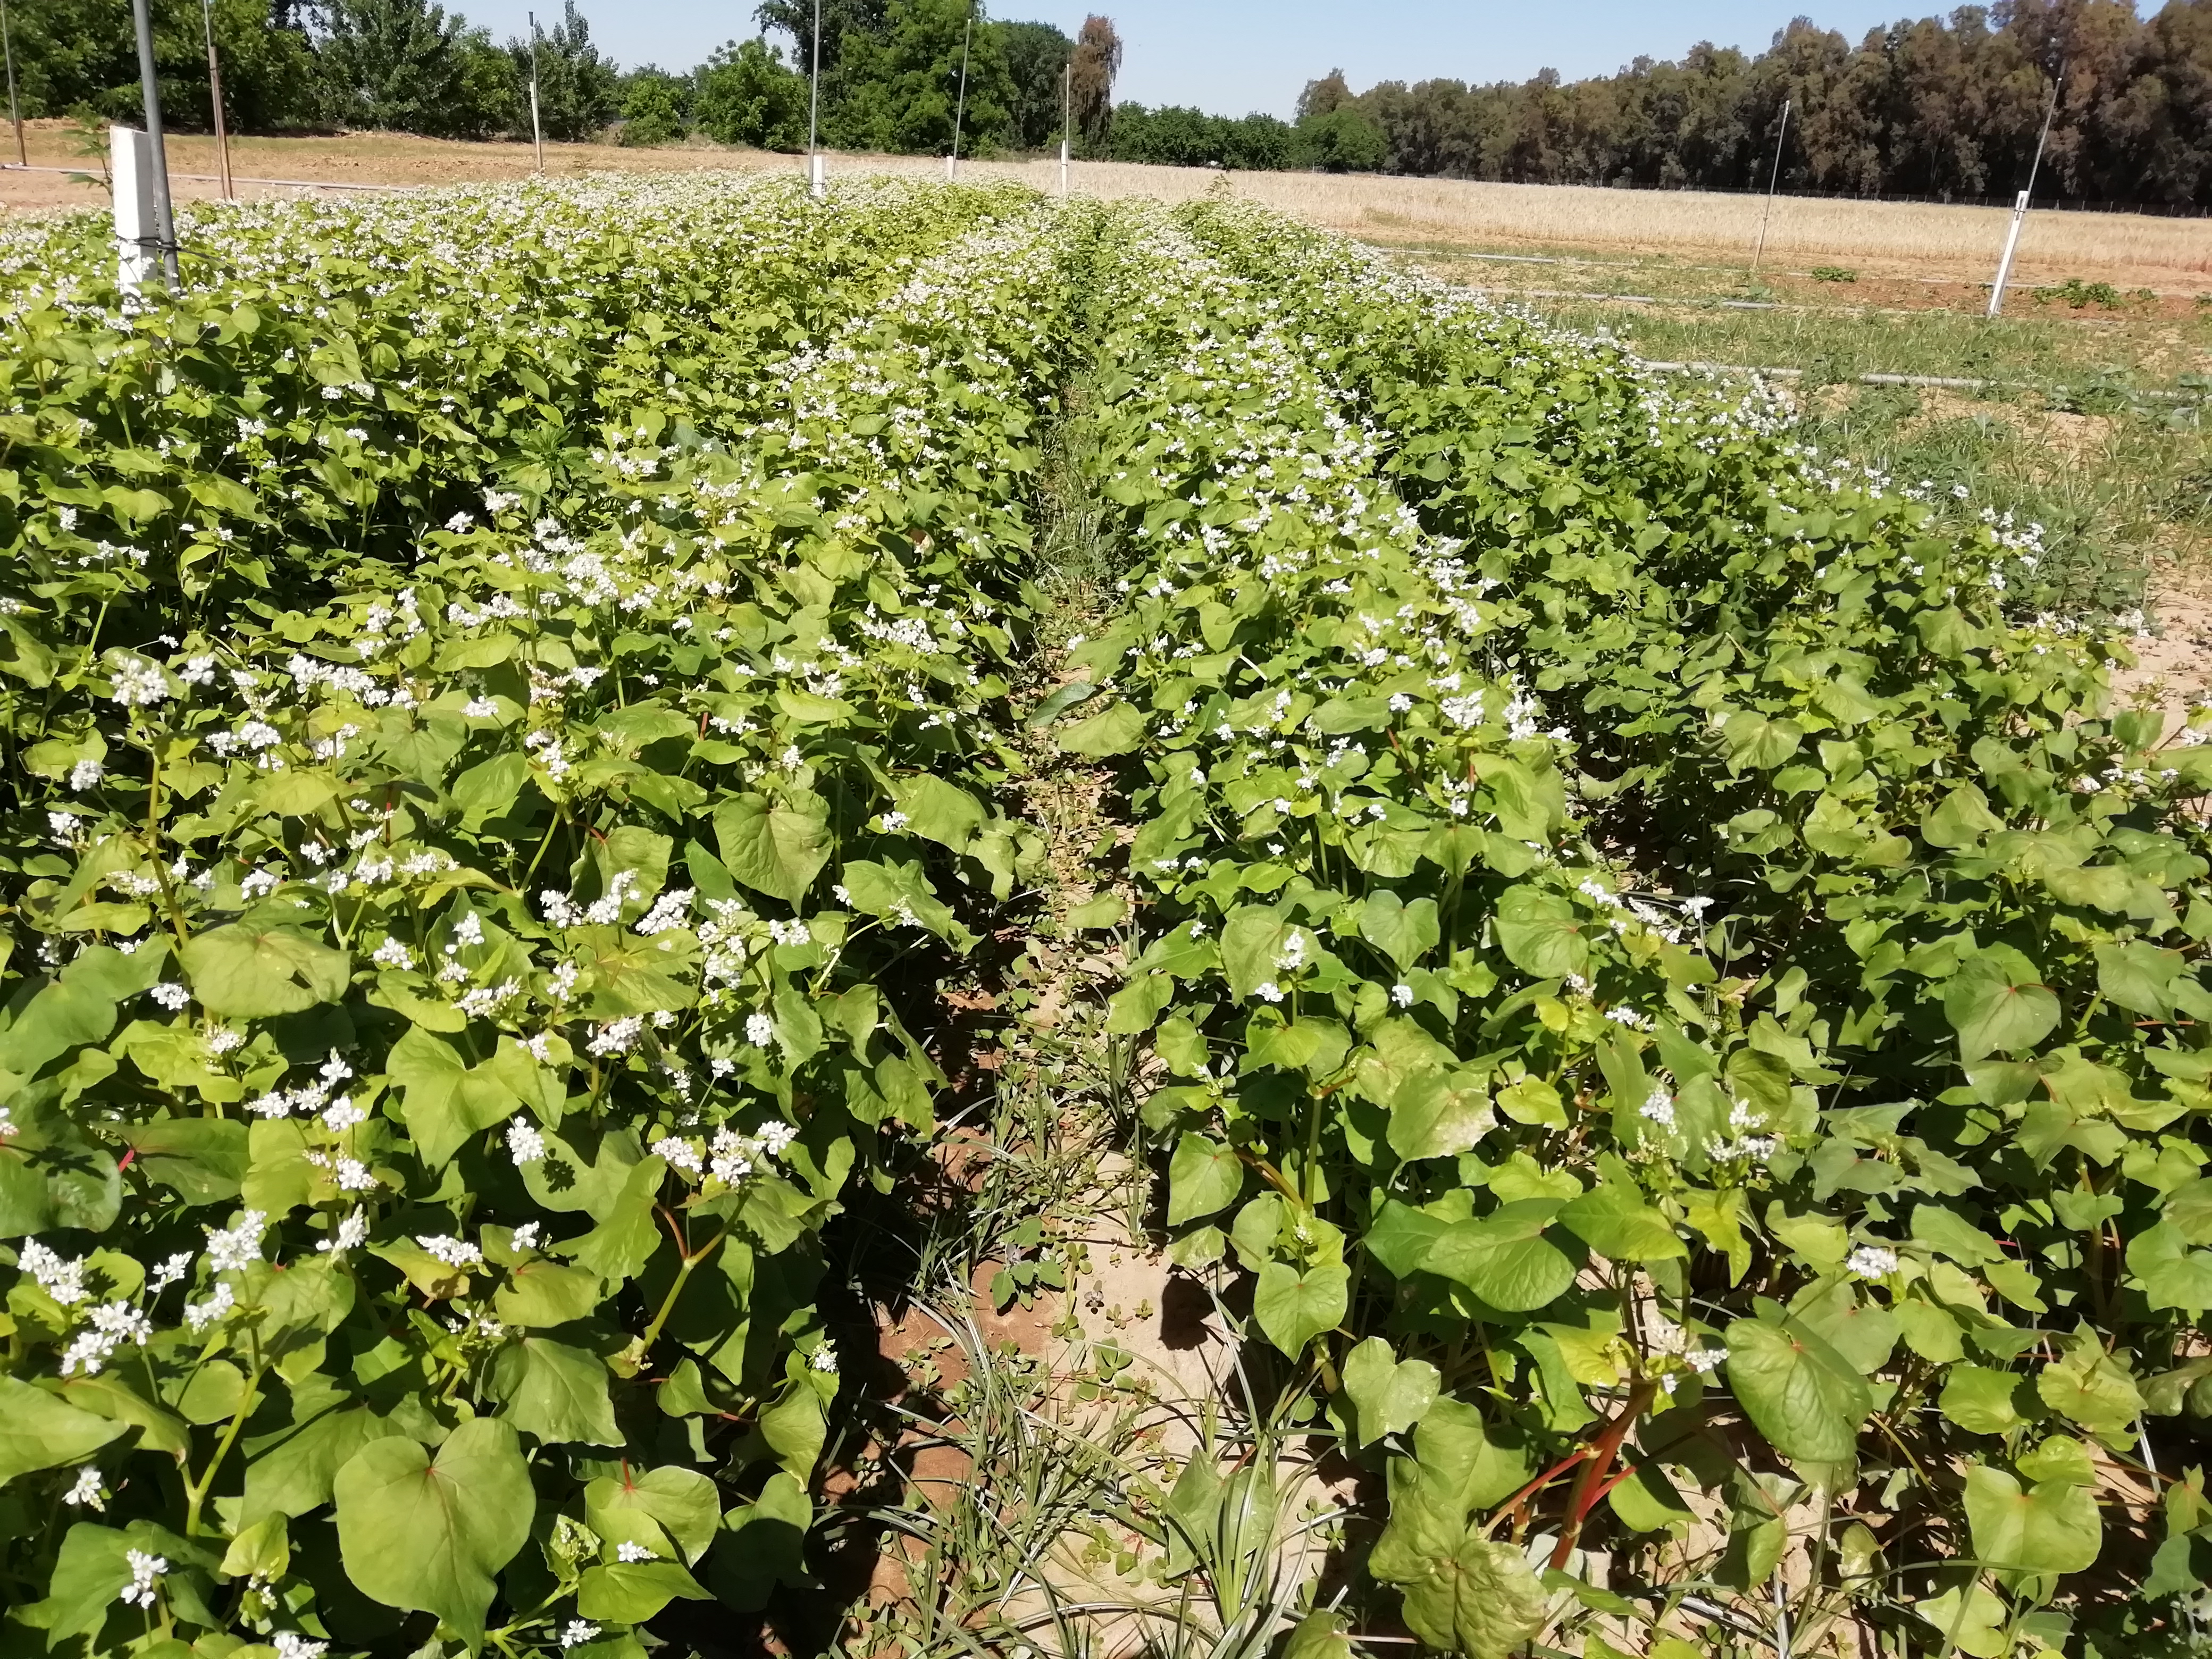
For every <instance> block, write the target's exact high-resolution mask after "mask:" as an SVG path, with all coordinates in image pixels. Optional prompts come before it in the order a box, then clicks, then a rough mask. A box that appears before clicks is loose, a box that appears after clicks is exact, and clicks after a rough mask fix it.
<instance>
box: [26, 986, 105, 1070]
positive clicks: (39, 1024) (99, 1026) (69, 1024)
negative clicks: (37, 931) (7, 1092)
mask: <svg viewBox="0 0 2212 1659" xmlns="http://www.w3.org/2000/svg"><path fill="white" fill-rule="evenodd" d="M114 1029H115V1001H114V999H113V998H112V997H109V996H106V995H104V994H102V993H101V992H100V990H98V989H97V988H95V987H92V986H89V985H85V984H82V983H80V982H77V981H72V980H70V979H61V980H57V981H53V982H52V983H51V984H49V985H46V986H45V987H42V988H41V989H40V992H39V994H37V995H36V996H34V997H33V998H32V999H31V1000H30V1002H29V1003H28V1004H27V1006H24V1007H23V1008H22V1009H21V1011H20V1012H17V1014H16V1016H15V1024H12V1025H10V1026H9V1028H8V1029H7V1030H4V1031H0V1072H12V1073H15V1075H16V1076H18V1077H23V1078H28V1077H32V1076H34V1075H35V1074H36V1073H38V1071H39V1069H40V1067H41V1066H44V1065H45V1064H46V1062H47V1061H48V1060H53V1059H55V1058H57V1057H58V1056H59V1055H62V1054H67V1053H68V1052H69V1051H70V1049H72V1048H76V1047H78V1046H79V1045H81V1044H83V1043H87V1042H105V1041H106V1037H107V1034H108V1033H109V1032H110V1031H112V1030H114Z"/></svg>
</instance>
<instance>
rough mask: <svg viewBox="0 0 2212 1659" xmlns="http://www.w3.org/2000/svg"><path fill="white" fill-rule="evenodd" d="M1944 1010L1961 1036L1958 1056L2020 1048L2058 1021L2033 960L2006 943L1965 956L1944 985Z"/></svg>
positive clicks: (1974, 1057)
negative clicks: (1957, 969)
mask: <svg viewBox="0 0 2212 1659" xmlns="http://www.w3.org/2000/svg"><path fill="white" fill-rule="evenodd" d="M1943 1013H1944V1016H1945V1018H1948V1020H1949V1021H1950V1022H1951V1029H1952V1030H1954V1031H1955V1032H1957V1033H1958V1036H1959V1056H1960V1059H1961V1060H1979V1059H1981V1058H1982V1056H1983V1055H1984V1054H2018V1053H2020V1052H2021V1051H2022V1050H2024V1049H2027V1048H2033V1047H2034V1046H2035V1045H2036V1044H2037V1043H2038V1042H2041V1041H2042V1040H2043V1039H2044V1038H2045V1036H2049V1035H2050V1033H2051V1027H2052V1026H2054V1025H2056V1024H2058V999H2057V996H2055V995H2054V994H2052V993H2051V989H2050V988H2049V987H2047V986H2045V985H2044V984H2043V983H2042V974H2041V970H2039V969H2038V968H2037V967H2036V966H2035V964H2034V963H2031V962H2030V961H2028V959H2027V957H2024V956H2022V955H2021V953H2020V952H2019V951H2015V950H2013V949H2012V948H2011V947H2009V946H2008V945H1995V946H1992V947H1990V948H1989V949H1987V950H1984V951H1979V952H1978V953H1976V954H1975V955H1973V956H1972V957H1968V958H1967V959H1966V961H1965V962H1963V963H1960V966H1959V971H1958V972H1957V973H1955V974H1954V975H1952V976H1951V978H1950V979H1949V981H1948V982H1947V983H1946V984H1945V985H1944V987H1943Z"/></svg>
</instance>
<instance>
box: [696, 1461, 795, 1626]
mask: <svg viewBox="0 0 2212 1659" xmlns="http://www.w3.org/2000/svg"><path fill="white" fill-rule="evenodd" d="M813 1524H814V1504H813V1503H812V1501H811V1499H810V1498H808V1497H807V1495H806V1488H805V1486H803V1485H802V1484H801V1483H800V1482H799V1481H798V1480H794V1479H793V1477H792V1476H791V1475H789V1474H785V1473H783V1472H782V1471H781V1470H779V1471H778V1472H777V1473H776V1474H772V1475H770V1476H769V1478H768V1484H767V1485H766V1486H763V1487H762V1488H761V1493H760V1496H759V1497H758V1498H756V1499H754V1500H753V1501H752V1502H751V1503H750V1504H739V1505H738V1507H737V1508H735V1509H732V1510H731V1511H730V1512H729V1513H728V1514H727V1515H726V1516H724V1517H723V1522H722V1534H721V1536H720V1537H719V1538H717V1539H716V1540H715V1541H714V1547H713V1549H711V1550H710V1551H709V1552H708V1556H707V1561H706V1566H705V1571H706V1575H707V1582H708V1583H710V1584H711V1585H713V1586H714V1591H715V1594H717V1595H720V1597H721V1598H722V1600H723V1601H726V1602H727V1603H728V1604H729V1605H730V1606H731V1607H736V1608H738V1609H740V1610H741V1611H745V1612H753V1611H757V1609H759V1608H761V1607H765V1606H767V1605H768V1598H769V1595H770V1594H771V1593H772V1592H773V1591H774V1589H775V1586H776V1585H778V1584H779V1583H786V1584H802V1585H803V1584H807V1583H811V1582H812V1581H811V1579H809V1578H808V1577H807V1575H806V1554H805V1546H806V1533H807V1529H808V1528H810V1527H811V1526H812V1525H813Z"/></svg>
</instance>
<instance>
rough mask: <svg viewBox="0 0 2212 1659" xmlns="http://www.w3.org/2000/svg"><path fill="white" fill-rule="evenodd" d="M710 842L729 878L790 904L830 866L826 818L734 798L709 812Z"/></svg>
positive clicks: (754, 798) (759, 799) (812, 810)
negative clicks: (712, 841)
mask: <svg viewBox="0 0 2212 1659" xmlns="http://www.w3.org/2000/svg"><path fill="white" fill-rule="evenodd" d="M714 839H715V842H716V843H717V844H718V846H719V847H720V850H721V854H722V863H723V866H724V867H725V868H726V869H727V870H728V871H729V872H730V874H731V875H732V876H733V877H735V878H737V879H738V880H739V881H741V882H743V883H744V884H745V885H746V886H748V887H750V888H751V889H752V890H754V891H755V892H757V893H766V894H768V895H769V896H770V897H773V898H780V899H782V900H783V901H784V902H787V903H789V904H796V903H798V902H799V900H800V899H802V898H804V897H805V895H806V890H807V889H808V888H810V887H811V886H812V885H813V884H814V878H815V877H816V876H817V874H819V873H820V872H821V869H822V866H823V865H825V864H827V863H828V862H829V853H830V849H831V846H832V844H833V843H832V841H831V837H830V835H829V815H828V814H827V813H826V812H825V811H820V810H818V809H817V808H816V807H811V806H804V805H796V806H794V805H776V804H775V803H773V802H771V801H770V800H769V799H768V798H767V797H766V796H765V795H739V796H738V798H737V799H735V800H728V801H724V802H723V803H722V804H721V805H720V806H718V807H716V808H715V809H714Z"/></svg>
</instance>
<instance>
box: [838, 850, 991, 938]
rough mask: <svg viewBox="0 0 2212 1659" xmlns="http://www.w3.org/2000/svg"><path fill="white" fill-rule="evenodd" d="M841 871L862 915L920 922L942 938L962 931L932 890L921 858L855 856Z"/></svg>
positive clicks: (897, 924) (896, 921)
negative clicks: (886, 859) (893, 858)
mask: <svg viewBox="0 0 2212 1659" xmlns="http://www.w3.org/2000/svg"><path fill="white" fill-rule="evenodd" d="M842 875H843V877H844V883H845V890H846V891H847V892H848V894H849V895H850V896H851V898H852V904H853V908H854V909H855V910H858V911H859V912H860V914H861V915H866V916H882V917H884V919H885V920H887V921H890V923H891V924H892V925H893V926H894V927H900V926H904V925H906V924H907V923H908V922H909V921H912V922H917V923H919V924H920V925H921V926H922V927H927V929H929V931H930V932H931V933H935V934H936V935H937V936H938V937H939V939H951V938H953V937H955V936H956V935H957V934H958V933H961V932H962V931H963V930H962V929H961V927H960V925H959V924H958V923H957V921H954V920H953V918H952V912H951V910H949V909H947V908H945V903H944V902H943V901H942V900H940V899H939V897H938V896H937V895H936V894H935V893H934V892H933V891H932V890H931V889H930V885H929V880H928V878H927V877H926V876H924V875H923V874H922V872H921V865H920V864H919V863H918V862H915V861H914V860H888V861H885V862H883V863H878V862H875V861H873V860H866V859H854V860H848V862H847V864H846V866H845V867H844V870H843V871H842Z"/></svg>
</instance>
